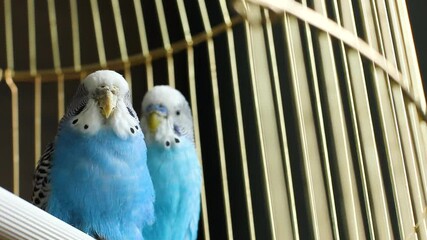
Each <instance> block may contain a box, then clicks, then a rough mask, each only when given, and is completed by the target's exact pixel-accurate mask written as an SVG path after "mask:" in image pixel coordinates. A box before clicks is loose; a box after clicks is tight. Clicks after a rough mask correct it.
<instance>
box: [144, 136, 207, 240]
mask: <svg viewBox="0 0 427 240" xmlns="http://www.w3.org/2000/svg"><path fill="white" fill-rule="evenodd" d="M181 140H182V141H181V143H180V144H179V145H175V146H173V147H171V148H164V147H163V146H160V145H157V144H153V145H149V146H148V168H149V169H150V174H151V177H152V179H153V185H154V189H155V191H156V202H155V214H156V221H155V223H154V224H153V225H152V226H149V227H147V228H146V229H144V237H145V238H146V239H156V240H162V239H177V240H181V239H196V237H197V227H198V221H199V215H200V189H201V184H202V173H201V168H200V165H199V162H198V158H197V154H196V151H195V148H194V145H193V143H192V142H191V141H188V140H186V139H181Z"/></svg>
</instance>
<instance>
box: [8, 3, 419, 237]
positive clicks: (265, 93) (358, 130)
mask: <svg viewBox="0 0 427 240" xmlns="http://www.w3.org/2000/svg"><path fill="white" fill-rule="evenodd" d="M1 3H2V4H1V6H0V13H1V14H0V17H2V19H1V20H0V25H1V26H2V28H3V30H0V81H1V82H0V99H1V101H0V107H1V108H2V109H6V114H2V115H1V116H2V117H0V132H2V133H3V134H1V135H0V141H1V144H0V149H1V152H2V156H3V158H2V160H1V161H0V166H1V168H0V171H1V176H0V184H1V186H2V187H5V188H7V189H10V190H12V191H13V192H14V193H15V194H17V195H20V196H21V197H23V198H24V199H29V196H30V193H31V190H32V189H31V177H32V176H31V173H32V170H33V168H34V164H35V161H37V160H38V158H39V156H40V155H41V153H42V150H43V147H44V146H45V145H46V144H47V143H48V142H49V141H51V140H52V139H53V137H54V134H55V132H56V126H57V125H56V123H57V121H58V120H59V118H61V117H62V115H63V113H64V110H65V106H66V105H67V103H68V102H69V101H70V99H71V96H72V93H73V92H74V90H75V89H76V86H77V85H78V83H79V80H80V79H82V78H83V77H84V76H86V75H87V74H88V73H90V72H91V71H94V70H96V69H100V68H108V69H114V70H117V71H119V72H121V73H122V74H123V75H124V76H125V78H126V79H127V80H128V82H129V84H130V86H131V87H132V92H133V104H134V107H135V109H136V110H137V112H138V113H139V106H140V103H141V100H142V97H143V94H144V93H145V91H146V90H147V89H150V88H151V87H153V86H154V85H158V84H169V85H172V86H175V87H176V88H178V89H179V90H181V91H182V92H183V93H184V95H186V96H187V98H188V99H189V101H190V105H191V107H192V111H193V119H194V127H195V141H196V145H197V148H198V154H199V157H200V159H201V162H202V165H203V169H204V188H203V192H202V196H201V197H202V217H201V223H200V228H199V229H200V231H199V238H200V239H308V238H310V239H311V238H314V239H341V238H342V239H394V238H396V239H427V223H426V214H427V212H426V211H427V210H426V209H427V208H426V207H427V205H426V197H427V175H426V171H427V162H426V160H425V159H426V150H425V146H426V143H427V125H426V120H427V114H426V111H427V109H426V101H425V95H424V92H423V90H422V89H423V88H422V81H421V77H420V73H419V69H418V63H417V58H416V54H415V50H414V44H413V39H412V33H411V28H410V24H409V19H408V16H407V10H406V5H405V1H403V0H391V1H386V0H341V1H338V0H333V1H325V0H302V1H278V0H248V1H244V0H235V1H233V2H229V1H226V0H217V1H203V0H198V1H190V0H176V1H161V0H154V1H149V0H142V1H139V0H134V1H132V2H131V1H129V2H121V1H118V0H111V1H98V0H91V1H87V2H85V1H77V0H69V1H67V2H63V1H55V0H46V1H34V0H27V1H26V2H25V7H24V8H22V7H21V4H22V3H21V2H19V3H18V2H14V1H13V2H12V1H11V0H2V1H1ZM18 5H19V6H18ZM22 16H25V17H22ZM0 29H1V28H0ZM28 149H31V150H28ZM8 173H12V174H8ZM0 207H1V206H0ZM0 229H2V228H0ZM0 236H1V234H0Z"/></svg>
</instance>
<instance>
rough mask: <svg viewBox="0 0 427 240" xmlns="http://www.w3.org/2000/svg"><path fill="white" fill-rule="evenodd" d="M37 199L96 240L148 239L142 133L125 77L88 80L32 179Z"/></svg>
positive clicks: (148, 190) (149, 209)
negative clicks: (146, 236)
mask: <svg viewBox="0 0 427 240" xmlns="http://www.w3.org/2000/svg"><path fill="white" fill-rule="evenodd" d="M33 185H34V190H33V197H32V201H33V203H34V204H35V205H37V206H39V207H41V208H43V209H45V210H46V211H47V212H49V213H51V214H52V215H54V216H56V217H58V218H59V219H62V220H63V221H65V222H68V223H69V224H71V225H73V226H75V227H77V228H79V229H80V230H82V231H83V232H86V233H88V234H89V235H92V236H93V237H95V238H97V239H104V240H119V239H120V240H122V239H143V237H142V228H144V227H146V226H147V225H150V224H152V223H153V221H154V205H153V203H154V189H153V184H152V181H151V178H150V174H149V171H148V168H147V153H146V145H145V142H144V134H143V133H142V131H141V129H140V127H139V119H138V117H137V115H136V113H135V111H134V109H133V108H132V104H131V93H130V91H129V87H128V84H127V82H126V80H125V79H124V78H123V77H122V76H121V75H120V74H118V73H116V72H114V71H109V70H101V71H96V72H94V73H92V74H90V75H88V76H87V77H86V79H84V80H83V82H82V83H81V84H80V86H79V88H78V89H77V92H76V94H75V95H74V98H73V100H72V102H71V104H70V106H69V107H68V109H67V112H66V114H65V115H64V117H63V118H62V119H61V121H60V123H59V127H58V133H57V135H56V138H55V140H54V141H53V143H51V144H50V145H49V146H48V147H47V149H46V150H45V152H44V154H43V155H42V157H41V159H40V161H39V163H38V166H37V168H36V171H35V175H34V182H33Z"/></svg>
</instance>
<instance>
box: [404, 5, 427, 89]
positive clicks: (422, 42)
mask: <svg viewBox="0 0 427 240" xmlns="http://www.w3.org/2000/svg"><path fill="white" fill-rule="evenodd" d="M406 4H407V6H408V13H409V19H410V21H411V25H412V33H413V35H414V42H415V47H416V49H417V55H418V63H419V65H420V72H421V77H422V79H423V84H424V85H423V87H424V94H425V93H426V92H427V83H426V79H427V1H423V0H407V1H406Z"/></svg>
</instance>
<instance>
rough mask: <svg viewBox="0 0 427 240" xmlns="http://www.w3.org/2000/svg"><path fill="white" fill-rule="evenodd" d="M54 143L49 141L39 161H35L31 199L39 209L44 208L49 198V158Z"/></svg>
mask: <svg viewBox="0 0 427 240" xmlns="http://www.w3.org/2000/svg"><path fill="white" fill-rule="evenodd" d="M54 150H55V149H54V144H53V143H50V144H49V145H48V146H47V147H46V149H45V151H44V153H43V155H42V156H41V158H40V160H39V162H38V163H37V167H36V170H35V172H34V177H33V196H32V197H31V201H32V203H33V204H34V205H36V206H37V207H39V208H41V209H45V208H46V204H47V201H48V198H49V192H50V176H49V173H50V169H51V164H52V162H51V158H52V155H53V152H54Z"/></svg>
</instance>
